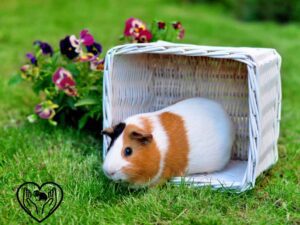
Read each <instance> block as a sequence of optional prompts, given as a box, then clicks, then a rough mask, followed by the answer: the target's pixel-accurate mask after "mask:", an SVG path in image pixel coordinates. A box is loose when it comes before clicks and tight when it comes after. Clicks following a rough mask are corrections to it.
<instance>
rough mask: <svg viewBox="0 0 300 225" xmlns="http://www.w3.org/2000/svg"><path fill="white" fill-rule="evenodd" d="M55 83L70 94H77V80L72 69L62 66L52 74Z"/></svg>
mask: <svg viewBox="0 0 300 225" xmlns="http://www.w3.org/2000/svg"><path fill="white" fill-rule="evenodd" d="M52 81H53V83H54V84H55V85H56V86H57V87H58V89H60V90H63V91H64V92H65V93H66V94H67V95H69V96H77V95H78V94H77V90H76V87H75V86H76V82H75V80H74V78H73V76H72V74H71V72H70V71H68V70H66V69H64V68H62V67H60V68H58V69H57V70H56V72H55V73H54V74H53V76H52Z"/></svg>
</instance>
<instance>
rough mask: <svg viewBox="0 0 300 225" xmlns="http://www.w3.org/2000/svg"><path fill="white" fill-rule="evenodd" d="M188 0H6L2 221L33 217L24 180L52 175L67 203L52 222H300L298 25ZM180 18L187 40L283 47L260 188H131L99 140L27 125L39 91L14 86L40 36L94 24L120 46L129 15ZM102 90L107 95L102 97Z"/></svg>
mask: <svg viewBox="0 0 300 225" xmlns="http://www.w3.org/2000/svg"><path fill="white" fill-rule="evenodd" d="M180 2H181V1H171V0H161V1H159V0H149V1H137V0H128V1H119V0H112V1H108V0H106V1H97V0H89V1H80V0H73V1H61V0H30V1H29V0H28V1H21V0H10V1H1V3H0V62H1V64H0V68H1V70H0V71H1V79H0V193H1V194H0V209H1V210H0V223H1V224H33V223H36V222H35V221H34V220H32V219H31V218H30V217H29V216H28V215H27V214H25V212H24V211H23V210H22V209H21V208H20V206H19V204H18V202H17V199H16V197H15V196H16V189H17V187H18V186H19V185H20V184H22V183H23V182H25V181H34V182H36V183H39V184H41V183H43V182H46V181H55V182H57V183H59V184H60V185H61V186H62V188H63V190H64V194H65V195H64V200H63V203H62V204H61V206H60V208H59V209H58V210H57V211H56V212H55V213H54V214H53V215H52V216H50V217H49V218H48V219H47V220H46V221H45V222H44V223H45V224H299V223H300V189H299V185H300V154H299V151H300V74H299V73H300V72H299V71H300V63H299V59H300V24H289V25H284V26H283V25H277V24H274V23H243V22H239V21H236V20H235V19H234V18H233V17H232V16H231V15H230V14H228V13H227V12H225V11H223V10H222V9H221V8H219V7H216V6H213V7H210V6H205V5H200V4H199V5H190V4H180ZM130 16H135V17H139V18H141V19H143V20H145V21H149V22H150V21H151V20H152V19H162V20H167V21H172V20H180V21H181V22H182V23H183V25H184V26H185V28H186V38H185V40H184V41H185V42H187V43H194V44H203V45H217V46H256V47H272V48H276V49H277V50H278V52H279V53H280V54H281V56H282V58H283V65H282V85H283V108H282V121H281V135H280V140H279V162H278V163H277V164H276V165H275V166H274V167H273V168H272V169H271V170H269V171H268V172H266V173H265V174H263V175H262V176H260V177H259V179H258V181H257V184H256V187H255V188H254V189H253V190H250V191H248V192H246V193H242V194H232V193H227V192H225V193H224V192H219V191H214V190H210V189H209V188H204V189H195V188H188V187H186V186H179V187H178V186H172V185H170V184H167V185H165V186H163V187H160V188H153V189H148V190H135V191H133V190H128V188H126V187H123V186H120V185H115V184H113V183H111V182H109V181H108V180H107V179H106V178H105V177H104V175H103V173H102V171H101V161H102V159H101V157H100V152H101V150H102V149H101V145H102V143H101V142H102V141H101V138H100V137H98V138H96V137H95V136H93V135H91V134H90V133H88V132H83V133H81V134H79V133H78V132H77V131H76V130H74V129H72V128H62V127H57V128H54V127H51V126H49V125H47V124H34V125H32V124H29V123H27V122H26V120H25V118H26V116H27V115H28V114H31V113H32V110H33V107H34V105H35V104H36V103H38V98H37V97H36V96H35V95H34V94H33V93H32V92H31V89H30V87H29V86H28V85H26V84H21V85H19V86H16V87H11V86H8V85H7V82H8V80H9V78H10V77H11V76H12V75H13V74H14V73H15V71H16V70H18V68H19V67H20V65H21V64H22V63H23V62H24V53H25V52H27V51H29V50H30V49H31V47H32V46H31V45H32V42H33V41H34V40H37V39H39V40H44V41H48V42H50V43H51V44H53V45H54V44H56V43H57V40H59V39H60V38H62V37H64V36H65V35H66V34H78V32H79V31H80V30H81V29H82V28H89V29H90V31H91V32H92V33H93V34H94V36H95V37H96V38H97V40H99V41H100V42H101V43H102V44H103V46H104V49H105V50H107V49H109V48H110V47H112V46H114V45H116V44H118V37H119V35H120V34H121V33H122V31H123V24H124V21H125V20H126V19H127V18H128V17H130ZM99 97H101V96H99Z"/></svg>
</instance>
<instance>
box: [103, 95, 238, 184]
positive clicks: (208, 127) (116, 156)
mask: <svg viewBox="0 0 300 225" xmlns="http://www.w3.org/2000/svg"><path fill="white" fill-rule="evenodd" d="M102 134H103V135H108V136H109V137H110V139H111V142H110V145H109V147H108V149H107V155H106V157H105V159H104V163H103V171H104V174H105V175H106V176H107V177H109V178H110V179H112V180H114V181H123V182H128V183H131V184H133V185H134V186H148V185H151V186H155V185H157V184H161V183H163V182H165V181H167V180H169V179H170V178H172V177H174V176H184V175H190V174H195V173H208V172H214V171H218V170H221V169H223V168H224V167H225V165H226V164H227V163H228V161H229V159H230V155H231V149H232V145H233V142H234V136H235V132H234V128H233V124H232V121H231V120H230V117H229V115H228V114H227V113H226V111H225V110H224V109H223V107H222V106H221V105H220V104H219V103H217V102H216V101H213V100H209V99H205V98H191V99H187V100H183V101H180V102H178V103H176V104H174V105H171V106H169V107H166V108H164V109H162V110H159V111H156V112H151V113H143V114H138V115H134V116H131V117H129V118H127V119H126V120H125V121H124V122H121V123H119V124H117V125H116V126H114V127H111V128H107V129H104V130H103V131H102Z"/></svg>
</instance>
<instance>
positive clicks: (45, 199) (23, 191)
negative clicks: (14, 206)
mask: <svg viewBox="0 0 300 225" xmlns="http://www.w3.org/2000/svg"><path fill="white" fill-rule="evenodd" d="M17 199H18V202H19V203H20V205H21V207H22V208H23V209H24V210H25V212H26V213H27V214H28V215H29V216H31V217H32V218H33V219H35V220H36V221H38V222H39V223H41V222H42V221H44V220H45V219H47V218H48V217H49V216H51V215H52V214H53V213H54V211H55V210H56V209H57V208H58V207H59V205H60V203H61V202H62V200H63V190H62V188H61V187H60V186H59V185H58V184H56V183H54V182H46V183H43V184H42V185H41V186H39V185H38V184H36V183H34V182H26V183H24V184H22V185H21V186H20V187H19V188H18V190H17Z"/></svg>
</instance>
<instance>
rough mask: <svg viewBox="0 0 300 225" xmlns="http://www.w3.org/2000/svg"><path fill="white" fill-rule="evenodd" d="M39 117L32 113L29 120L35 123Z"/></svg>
mask: <svg viewBox="0 0 300 225" xmlns="http://www.w3.org/2000/svg"><path fill="white" fill-rule="evenodd" d="M37 119H38V116H37V115H36V114H31V115H29V116H28V117H27V120H28V121H29V123H35V122H36V121H37Z"/></svg>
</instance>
